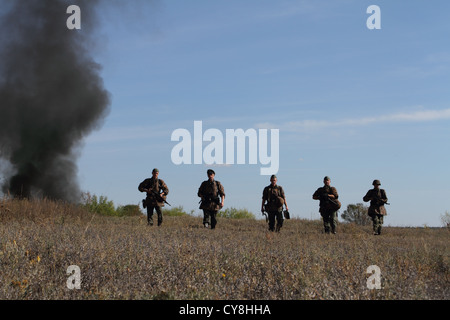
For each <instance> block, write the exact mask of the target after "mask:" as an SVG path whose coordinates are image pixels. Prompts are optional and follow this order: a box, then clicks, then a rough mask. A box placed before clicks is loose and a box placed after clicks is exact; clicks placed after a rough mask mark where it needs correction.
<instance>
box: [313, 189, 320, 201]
mask: <svg viewBox="0 0 450 320" xmlns="http://www.w3.org/2000/svg"><path fill="white" fill-rule="evenodd" d="M319 190H320V188H319V189H317V190H316V192H314V194H313V196H312V198H313V199H314V200H320V192H319Z"/></svg>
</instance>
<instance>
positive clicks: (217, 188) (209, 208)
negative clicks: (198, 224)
mask: <svg viewBox="0 0 450 320" xmlns="http://www.w3.org/2000/svg"><path fill="white" fill-rule="evenodd" d="M207 175H208V180H206V181H203V182H202V184H201V185H200V188H199V189H198V193H197V195H198V196H199V197H200V198H201V204H200V209H203V225H204V226H205V228H207V227H208V225H209V223H210V222H209V221H210V219H211V229H214V228H215V227H216V224H217V219H216V215H217V213H218V212H219V210H220V209H222V208H223V206H224V204H225V202H224V201H225V190H224V188H223V186H222V184H221V183H220V182H219V181H216V180H214V177H215V175H216V173H215V172H214V170H211V169H209V170H208V171H207Z"/></svg>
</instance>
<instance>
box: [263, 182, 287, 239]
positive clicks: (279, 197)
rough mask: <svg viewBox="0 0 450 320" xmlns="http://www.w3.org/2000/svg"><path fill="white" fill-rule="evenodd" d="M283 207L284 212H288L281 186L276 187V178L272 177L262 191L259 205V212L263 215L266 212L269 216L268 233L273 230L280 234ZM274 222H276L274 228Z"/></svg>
mask: <svg viewBox="0 0 450 320" xmlns="http://www.w3.org/2000/svg"><path fill="white" fill-rule="evenodd" d="M283 205H285V206H286V210H289V209H288V205H287V203H286V196H285V194H284V190H283V188H282V187H281V186H279V185H277V176H276V175H272V176H271V177H270V184H269V185H268V186H267V187H265V188H264V190H263V196H262V203H261V212H262V213H263V214H264V212H267V214H268V215H269V230H270V231H274V230H275V231H276V232H280V229H281V227H282V226H283ZM275 220H276V222H277V225H276V227H275Z"/></svg>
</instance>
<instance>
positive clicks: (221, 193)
mask: <svg viewBox="0 0 450 320" xmlns="http://www.w3.org/2000/svg"><path fill="white" fill-rule="evenodd" d="M217 186H218V189H219V190H218V193H219V196H220V207H221V208H222V207H223V206H224V205H225V189H224V188H223V185H222V184H221V183H220V182H219V181H217Z"/></svg>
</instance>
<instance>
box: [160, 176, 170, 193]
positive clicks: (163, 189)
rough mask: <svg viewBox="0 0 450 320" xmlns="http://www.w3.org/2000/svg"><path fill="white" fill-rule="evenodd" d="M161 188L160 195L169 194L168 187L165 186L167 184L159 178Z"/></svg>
mask: <svg viewBox="0 0 450 320" xmlns="http://www.w3.org/2000/svg"><path fill="white" fill-rule="evenodd" d="M160 180H161V179H160ZM161 189H162V193H161V196H163V195H166V196H167V195H168V194H169V188H168V187H167V184H166V183H165V182H164V180H161Z"/></svg>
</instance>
